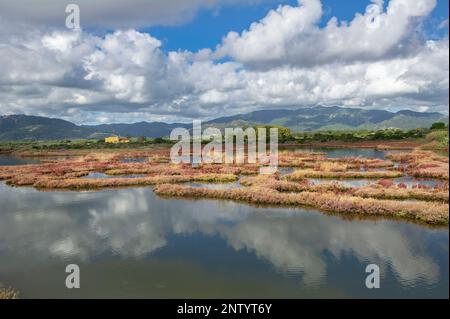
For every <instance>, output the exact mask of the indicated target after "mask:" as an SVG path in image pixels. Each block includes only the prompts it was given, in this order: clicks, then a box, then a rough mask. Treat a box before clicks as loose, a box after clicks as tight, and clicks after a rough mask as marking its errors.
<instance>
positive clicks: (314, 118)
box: [207, 106, 448, 131]
mask: <svg viewBox="0 0 450 319" xmlns="http://www.w3.org/2000/svg"><path fill="white" fill-rule="evenodd" d="M440 121H441V122H445V123H448V116H445V115H443V114H441V113H420V112H414V111H409V110H404V111H399V112H397V113H393V112H389V111H383V110H365V109H357V108H342V107H337V106H334V107H323V106H315V107H308V108H300V109H296V110H263V111H255V112H251V113H247V114H239V115H234V116H228V117H221V118H217V119H215V120H212V121H209V122H207V124H208V125H211V126H223V127H226V126H230V125H231V126H233V124H239V125H244V124H245V123H247V124H273V125H282V126H286V127H289V128H290V129H291V130H292V131H318V130H360V129H370V130H376V129H385V128H400V129H404V130H408V129H414V128H419V127H430V126H431V124H433V123H434V122H440Z"/></svg>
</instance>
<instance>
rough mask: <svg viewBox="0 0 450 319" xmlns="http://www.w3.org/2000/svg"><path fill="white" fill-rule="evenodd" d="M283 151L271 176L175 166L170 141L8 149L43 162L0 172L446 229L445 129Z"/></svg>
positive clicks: (319, 141) (52, 182)
mask: <svg viewBox="0 0 450 319" xmlns="http://www.w3.org/2000/svg"><path fill="white" fill-rule="evenodd" d="M267 128H269V127H267ZM279 142H280V143H281V144H280V150H279V157H278V161H279V163H278V167H279V170H278V171H277V172H276V173H274V174H264V175H261V174H259V168H260V165H259V164H258V163H256V164H248V163H245V164H236V163H233V164H199V165H196V166H193V165H190V164H173V163H172V162H171V160H170V148H171V146H172V144H173V143H174V142H173V141H170V140H169V139H167V138H145V137H138V138H137V137H128V138H124V137H118V136H117V137H112V138H106V139H100V140H60V141H50V142H48V141H47V142H43V141H41V142H24V141H22V142H9V143H8V142H5V143H2V144H1V145H0V152H1V153H3V154H8V155H11V156H14V157H20V158H33V159H36V160H37V163H35V164H27V165H16V166H0V180H4V181H6V183H7V184H8V185H10V186H17V187H19V186H28V187H34V188H36V189H39V190H46V191H50V190H71V191H86V190H97V189H105V188H112V187H141V186H151V187H153V189H154V192H155V193H156V194H157V195H159V196H161V197H171V198H192V199H199V200H200V199H206V198H210V199H219V200H231V201H240V202H245V203H249V204H252V205H269V206H292V207H305V206H306V207H313V208H316V209H318V210H319V211H322V212H325V213H330V214H339V215H341V216H346V217H347V216H348V217H355V216H356V217H364V218H366V217H367V218H370V217H389V218H404V219H408V220H410V221H416V222H421V223H427V224H433V225H448V220H449V206H448V197H449V193H448V191H449V186H448V178H449V166H448V165H449V163H448V126H446V124H443V123H435V124H433V126H432V127H431V128H430V129H416V130H410V131H402V130H397V129H389V130H379V131H322V132H303V133H291V131H290V130H289V129H286V128H283V127H279ZM320 147H328V148H329V147H334V148H339V147H340V148H352V149H354V148H372V149H378V150H382V151H383V152H384V156H383V158H374V157H362V156H334V157H330V156H328V154H327V152H326V151H321V150H320V149H319V150H318V148H320ZM192 183H197V185H196V186H195V187H194V186H193V185H192ZM199 183H200V187H199V186H198V184H199ZM213 184H220V185H221V187H217V185H216V186H214V187H212V185H213Z"/></svg>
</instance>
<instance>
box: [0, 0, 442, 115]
mask: <svg viewBox="0 0 450 319" xmlns="http://www.w3.org/2000/svg"><path fill="white" fill-rule="evenodd" d="M69 3H75V4H77V5H78V6H79V8H80V24H81V25H80V26H81V28H80V29H78V30H72V29H69V28H67V27H66V24H65V21H66V18H67V15H68V13H66V12H65V8H66V5H67V4H69ZM448 6H449V1H448V0H384V1H383V0H371V1H370V0H345V1H342V0H299V1H297V0H286V1H282V0H278V1H276V0H183V1H181V0H115V1H107V0H96V1H90V0H78V1H76V0H72V1H68V2H67V3H66V2H65V1H61V0H41V1H39V2H38V1H33V0H18V1H10V0H8V1H6V0H0V61H1V64H0V71H1V72H0V101H1V103H0V115H10V114H28V115H40V116H50V117H58V118H63V119H66V120H69V121H72V122H74V123H77V124H98V123H112V122H126V123H131V122H137V121H165V122H180V121H181V122H189V121H192V120H193V119H203V120H206V119H211V118H215V117H219V116H228V115H234V114H238V113H247V112H250V111H254V110H262V109H285V108H298V107H303V106H310V107H314V106H318V105H323V106H333V105H337V106H342V107H358V108H366V109H382V110H390V111H398V110H400V109H411V110H415V111H421V112H441V113H446V114H448V105H449V40H448V11H449V8H448Z"/></svg>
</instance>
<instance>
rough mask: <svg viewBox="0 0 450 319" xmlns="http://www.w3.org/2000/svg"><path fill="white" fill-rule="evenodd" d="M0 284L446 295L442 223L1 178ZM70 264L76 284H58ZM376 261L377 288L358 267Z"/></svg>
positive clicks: (50, 291) (38, 292) (37, 293)
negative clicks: (43, 186) (46, 186)
mask: <svg viewBox="0 0 450 319" xmlns="http://www.w3.org/2000/svg"><path fill="white" fill-rule="evenodd" d="M0 203H1V205H0V282H1V283H3V284H4V285H6V286H12V287H14V288H15V289H16V290H18V291H19V292H20V296H21V297H22V298H52V297H56V298H75V297H83V298H109V297H123V298H214V297H234V298H244V297H247V298H258V297H271V298H272V297H273V298H314V297H318V298H330V297H337V298H379V297H385V298H391V297H396V298H397V297H398V298H411V297H424V298H428V297H438V298H448V288H449V276H448V269H449V264H448V258H449V257H448V256H449V254H448V241H449V235H448V228H430V227H427V226H423V225H417V224H413V223H410V222H405V221H398V220H397V221H393V220H386V219H376V220H367V219H365V220H364V219H363V220H355V219H345V218H342V217H339V216H330V215H326V214H322V213H320V212H318V211H315V210H312V209H298V208H263V207H254V206H250V205H246V204H239V203H234V202H228V201H227V202H226V201H218V200H184V199H183V200H181V199H165V198H159V197H158V196H156V195H155V194H154V193H153V191H152V188H151V187H141V188H124V189H112V190H103V191H93V192H39V191H37V190H35V189H33V188H13V187H9V186H7V185H5V184H4V183H0ZM71 263H74V264H77V265H79V266H80V270H81V288H80V289H72V290H69V289H67V288H66V287H65V278H66V275H67V274H66V273H65V267H66V265H67V264H71ZM368 264H377V265H379V267H380V269H381V287H380V289H367V288H366V287H365V278H366V276H367V274H366V273H365V268H366V266H367V265H368Z"/></svg>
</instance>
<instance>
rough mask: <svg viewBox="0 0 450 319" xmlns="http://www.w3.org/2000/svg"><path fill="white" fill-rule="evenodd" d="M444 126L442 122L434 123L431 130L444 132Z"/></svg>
mask: <svg viewBox="0 0 450 319" xmlns="http://www.w3.org/2000/svg"><path fill="white" fill-rule="evenodd" d="M445 128H446V125H445V123H444V122H435V123H433V124H432V125H431V129H432V130H444V129H445Z"/></svg>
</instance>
